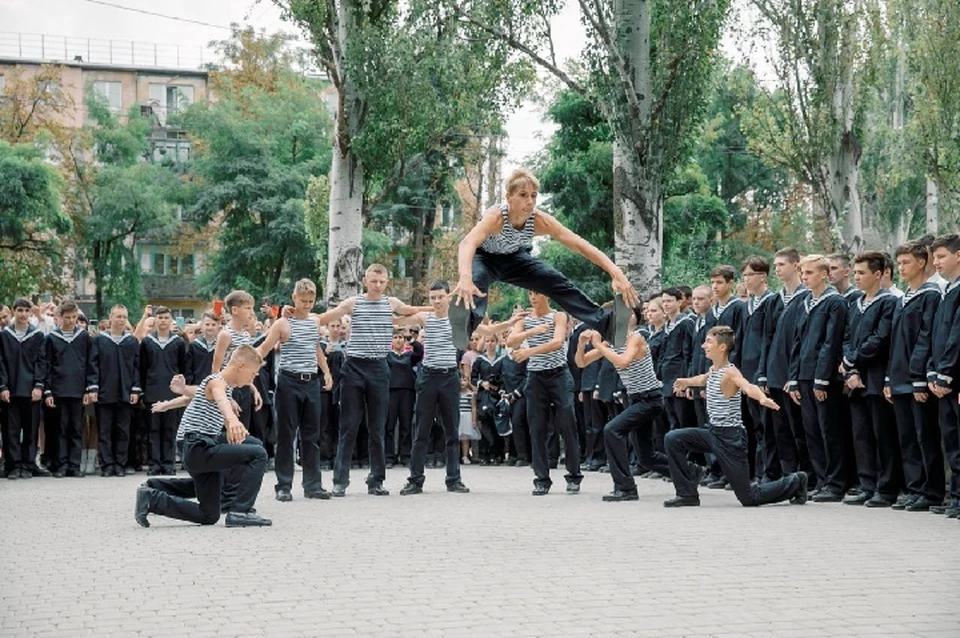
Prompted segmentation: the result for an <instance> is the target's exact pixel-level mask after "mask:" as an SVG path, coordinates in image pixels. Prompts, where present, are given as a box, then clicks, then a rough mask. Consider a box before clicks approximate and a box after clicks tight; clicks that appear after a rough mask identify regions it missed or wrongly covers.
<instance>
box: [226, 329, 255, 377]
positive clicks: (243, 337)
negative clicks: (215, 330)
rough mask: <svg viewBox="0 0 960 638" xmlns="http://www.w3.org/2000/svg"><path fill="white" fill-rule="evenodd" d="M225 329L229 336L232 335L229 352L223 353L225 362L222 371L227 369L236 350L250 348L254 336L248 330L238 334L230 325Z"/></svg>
mask: <svg viewBox="0 0 960 638" xmlns="http://www.w3.org/2000/svg"><path fill="white" fill-rule="evenodd" d="M223 329H224V330H226V331H227V334H229V335H230V345H229V346H227V351H226V352H225V353H223V362H222V363H221V364H220V369H221V370H223V369H224V368H226V367H227V364H228V363H229V362H230V356H231V355H232V354H233V351H234V350H236V349H237V348H239V347H240V346H243V345H247V346H249V345H250V344H251V343H253V336H251V334H250V333H249V332H247V331H246V330H244V331H243V332H237V331H236V330H234V329H233V326H231V325H230V324H229V323H228V324H227V325H226V326H224V328H223Z"/></svg>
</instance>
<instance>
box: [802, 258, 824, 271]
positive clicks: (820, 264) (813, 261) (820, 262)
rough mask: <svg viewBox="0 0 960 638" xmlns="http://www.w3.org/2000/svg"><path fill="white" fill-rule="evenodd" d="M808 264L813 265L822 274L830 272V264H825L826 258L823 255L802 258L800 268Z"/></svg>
mask: <svg viewBox="0 0 960 638" xmlns="http://www.w3.org/2000/svg"><path fill="white" fill-rule="evenodd" d="M808 264H810V265H813V266H815V267H816V268H818V269H820V270H822V271H824V272H830V264H828V263H827V258H826V257H824V256H823V255H817V254H813V255H807V256H806V257H802V258H801V259H800V265H801V266H806V265H808Z"/></svg>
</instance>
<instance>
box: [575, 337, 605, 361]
mask: <svg viewBox="0 0 960 638" xmlns="http://www.w3.org/2000/svg"><path fill="white" fill-rule="evenodd" d="M588 341H590V331H589V330H585V331H583V332H582V333H581V334H580V339H579V340H578V341H577V354H576V356H575V357H574V361H575V362H576V364H577V367H580V368H586V367H587V366H588V365H590V364H591V363H593V362H594V361H597V360H599V359H601V358H602V357H603V354H602V353H601V352H600V351H599V350H597V349H596V348H594V349H593V350H591V351H590V352H587V342H588Z"/></svg>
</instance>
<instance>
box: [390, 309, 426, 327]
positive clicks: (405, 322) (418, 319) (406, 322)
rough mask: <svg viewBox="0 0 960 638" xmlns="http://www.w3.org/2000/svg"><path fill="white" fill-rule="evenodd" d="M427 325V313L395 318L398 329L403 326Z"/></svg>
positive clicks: (394, 322)
mask: <svg viewBox="0 0 960 638" xmlns="http://www.w3.org/2000/svg"><path fill="white" fill-rule="evenodd" d="M426 323H427V313H426V312H418V313H416V314H412V315H401V316H399V317H394V318H393V325H394V326H396V327H398V328H399V327H402V326H422V325H426Z"/></svg>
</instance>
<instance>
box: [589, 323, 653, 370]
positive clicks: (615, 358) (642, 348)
mask: <svg viewBox="0 0 960 638" xmlns="http://www.w3.org/2000/svg"><path fill="white" fill-rule="evenodd" d="M591 339H592V341H593V347H594V348H596V352H599V353H600V355H601V356H603V357H604V358H605V359H607V360H608V361H610V363H612V364H613V365H614V366H616V367H617V368H620V369H621V370H622V369H624V368H626V367H627V366H629V365H630V364H631V363H633V362H634V361H635V360H637V359H642V358H643V357H645V356H646V355H647V351H648V348H647V340H646V339H644V338H643V337H641V336H640V335H638V334H635V335H630V338H629V339H627V345H626V347H625V348H624V349H623V354H618V353H617V351H616V350H614V349H613V348H611V347H610V346H608V345H607V344H606V343H604V342H603V340H602V339H601V338H600V333H598V332H593V334H592V335H591Z"/></svg>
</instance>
